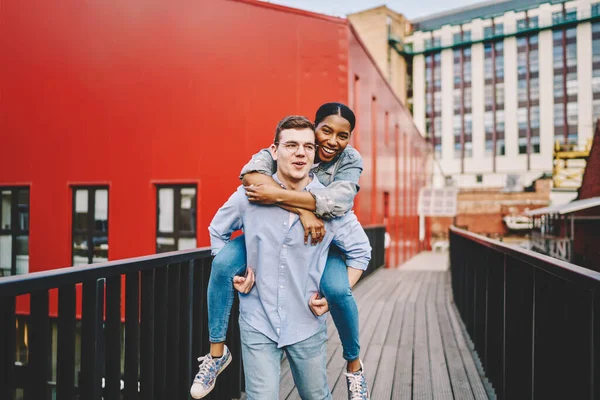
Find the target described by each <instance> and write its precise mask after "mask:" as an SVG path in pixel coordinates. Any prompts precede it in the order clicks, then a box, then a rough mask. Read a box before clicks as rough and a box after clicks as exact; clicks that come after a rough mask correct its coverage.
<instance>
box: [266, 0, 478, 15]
mask: <svg viewBox="0 0 600 400" xmlns="http://www.w3.org/2000/svg"><path fill="white" fill-rule="evenodd" d="M267 2H268V3H276V4H282V5H285V6H289V7H294V8H301V9H303V10H309V11H314V12H318V13H322V14H328V15H334V16H337V17H344V16H346V15H347V14H351V13H354V12H357V11H363V10H366V9H368V8H373V7H377V6H380V5H383V4H386V5H387V6H388V7H389V8H391V9H392V10H394V11H396V12H399V13H400V14H404V16H405V17H407V18H408V19H412V18H418V17H423V16H428V15H431V14H436V13H439V12H443V11H448V10H452V9H455V8H460V7H464V6H468V5H471V4H475V3H481V2H482V0H455V1H452V2H449V1H448V0H417V1H414V0H413V1H409V0H268V1H267Z"/></svg>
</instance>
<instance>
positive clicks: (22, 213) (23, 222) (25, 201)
mask: <svg viewBox="0 0 600 400" xmlns="http://www.w3.org/2000/svg"><path fill="white" fill-rule="evenodd" d="M18 198H19V203H18V206H17V213H18V221H19V229H20V230H21V231H25V232H26V231H28V230H29V190H27V189H23V190H19V194H18Z"/></svg>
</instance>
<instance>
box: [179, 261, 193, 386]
mask: <svg viewBox="0 0 600 400" xmlns="http://www.w3.org/2000/svg"><path fill="white" fill-rule="evenodd" d="M180 273H181V278H180V279H181V292H180V302H181V308H180V310H179V312H180V318H179V319H180V321H181V324H180V330H179V333H180V337H179V389H180V393H181V398H183V397H185V396H187V392H188V390H189V388H190V386H191V384H192V381H191V379H190V377H191V376H192V357H193V354H192V340H193V337H192V318H193V313H192V310H193V303H194V288H193V284H194V260H192V261H189V262H188V263H186V264H184V265H182V267H181V271H180Z"/></svg>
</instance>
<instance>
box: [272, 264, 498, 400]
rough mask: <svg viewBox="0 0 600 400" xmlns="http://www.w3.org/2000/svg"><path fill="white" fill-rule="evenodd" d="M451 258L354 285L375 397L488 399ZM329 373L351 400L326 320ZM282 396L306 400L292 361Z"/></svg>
mask: <svg viewBox="0 0 600 400" xmlns="http://www.w3.org/2000/svg"><path fill="white" fill-rule="evenodd" d="M446 264H447V254H433V253H424V254H421V255H419V256H417V257H415V258H414V259H413V260H411V261H410V262H409V263H407V264H406V265H404V266H403V267H401V268H400V269H392V270H390V269H388V270H383V269H382V270H379V271H377V272H375V273H373V274H372V275H371V276H370V277H369V278H367V279H365V280H364V281H363V282H361V283H360V284H359V285H357V287H356V288H355V291H354V293H355V298H356V301H357V303H358V308H359V315H360V342H361V358H362V360H363V362H364V365H365V372H366V374H367V381H368V383H369V387H370V391H371V399H372V400H382V399H394V400H396V399H407V400H411V399H415V400H417V399H418V400H421V399H459V400H469V399H473V400H480V399H488V398H489V397H488V393H487V392H486V389H485V386H484V380H485V378H484V377H482V376H481V375H480V373H479V372H478V369H477V367H476V365H477V364H476V361H475V360H474V358H473V355H472V352H471V350H470V347H469V345H468V343H469V339H468V338H467V337H465V333H464V331H463V329H462V326H461V322H460V317H459V316H458V314H457V311H456V309H455V308H454V305H453V304H452V303H451V296H452V295H451V291H450V282H449V273H448V271H447V270H446ZM328 330H329V342H328V348H327V360H328V363H327V375H328V378H329V385H330V388H331V389H332V393H333V398H334V399H335V400H346V399H347V391H346V379H345V377H344V375H343V372H344V371H345V367H346V365H345V361H344V359H343V358H342V347H341V345H340V340H339V336H338V334H337V331H336V329H335V326H334V325H333V323H332V321H331V318H330V319H329V320H328ZM279 398H280V399H282V400H283V399H289V400H296V399H300V397H299V396H298V392H297V390H296V389H295V387H294V381H293V379H292V374H291V371H290V368H289V364H288V362H287V360H284V361H283V363H282V374H281V386H280V395H279Z"/></svg>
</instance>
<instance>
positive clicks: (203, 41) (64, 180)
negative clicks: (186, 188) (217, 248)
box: [0, 0, 423, 272]
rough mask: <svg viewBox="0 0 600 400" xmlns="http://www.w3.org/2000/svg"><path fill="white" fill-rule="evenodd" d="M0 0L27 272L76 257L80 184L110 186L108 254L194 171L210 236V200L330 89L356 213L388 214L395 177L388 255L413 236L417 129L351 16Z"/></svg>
mask: <svg viewBox="0 0 600 400" xmlns="http://www.w3.org/2000/svg"><path fill="white" fill-rule="evenodd" d="M2 13H3V16H2V24H0V54H2V55H3V61H2V62H0V88H2V91H1V92H0V96H1V97H0V135H1V140H0V143H2V145H3V147H4V146H6V147H4V149H5V151H3V152H2V153H3V154H2V157H0V186H6V185H15V184H23V185H28V186H30V190H31V192H30V196H31V197H30V205H31V210H30V242H29V243H30V249H29V252H30V253H29V254H30V271H31V272H35V271H41V270H46V269H53V268H59V267H65V266H69V265H70V264H71V207H72V206H71V190H70V186H71V185H76V184H106V185H108V186H109V220H110V224H109V225H110V231H109V257H110V259H112V260H114V259H120V258H126V257H132V256H138V255H143V254H149V253H153V252H154V251H155V226H156V190H155V187H154V185H155V184H156V183H172V182H178V183H197V184H198V192H199V196H198V205H197V207H198V223H197V226H198V232H199V233H198V245H199V246H206V245H208V244H209V240H208V233H207V227H208V224H209V223H210V220H211V219H212V217H213V215H214V213H215V211H216V210H217V209H218V207H219V206H220V205H221V204H222V203H223V202H224V201H225V200H226V199H227V198H228V196H229V195H230V194H231V193H232V191H233V190H234V189H235V187H236V186H237V185H238V184H239V181H238V180H237V175H238V173H239V170H240V168H241V166H242V165H243V164H244V162H245V161H246V160H247V159H248V158H249V156H250V155H251V154H253V153H254V152H256V151H257V150H258V149H259V148H261V147H265V146H267V145H268V144H269V143H270V141H271V140H272V135H273V131H274V128H275V125H276V123H277V121H278V120H279V119H280V118H282V117H283V116H285V115H288V114H304V115H307V116H309V117H311V118H312V117H313V116H314V111H315V110H316V108H317V107H318V106H319V105H320V104H321V103H323V102H327V101H342V102H346V103H348V104H349V105H351V106H354V107H355V108H356V111H357V115H358V124H359V128H358V133H357V135H356V138H355V139H356V140H357V147H359V149H360V151H361V152H362V153H363V155H364V158H365V172H364V174H363V177H362V179H361V186H362V190H361V193H360V194H359V200H358V202H359V204H360V209H359V210H358V211H357V214H358V215H359V216H360V219H361V222H363V224H369V223H382V222H384V221H383V191H388V192H390V199H391V203H390V204H391V205H390V207H391V208H390V210H391V211H392V213H393V215H390V218H389V219H388V221H387V222H388V224H392V226H393V227H394V228H393V232H392V233H393V236H394V238H395V239H396V241H397V239H398V238H399V237H400V236H399V235H404V236H402V237H404V240H408V241H409V242H410V243H409V248H408V250H407V251H406V254H402V252H401V251H400V252H399V253H400V254H401V255H400V256H398V255H396V256H395V258H394V259H393V262H392V265H396V264H398V262H399V261H401V260H403V259H406V258H407V257H409V256H410V255H412V254H414V253H415V252H416V251H417V243H416V240H415V237H416V232H417V231H416V225H415V224H416V223H415V221H416V202H415V201H414V198H415V197H414V196H415V193H417V192H418V185H419V183H417V181H418V180H419V176H418V175H417V174H416V173H414V171H416V170H417V165H418V164H422V163H423V159H418V158H417V157H419V156H418V154H419V152H421V153H420V154H423V142H422V141H421V139H420V136H418V133H417V131H416V128H415V127H414V125H413V124H412V121H411V119H410V116H409V114H408V112H407V111H406V108H405V107H404V106H402V105H401V104H400V102H399V101H398V100H397V99H396V98H395V97H394V96H393V95H392V92H391V90H390V88H389V87H388V85H387V84H386V83H385V80H384V79H383V78H382V75H381V73H380V71H379V70H378V69H377V68H376V67H375V66H374V63H373V62H372V60H371V59H370V57H369V55H368V54H367V53H366V51H365V49H364V47H363V46H362V45H361V43H360V41H359V40H357V38H356V35H355V34H354V32H353V31H352V29H351V28H350V27H349V26H348V24H347V22H346V21H345V20H342V19H337V18H330V17H324V16H320V15H316V14H311V13H306V12H299V11H294V10H291V9H288V8H284V7H279V6H273V5H268V4H264V3H256V2H254V1H251V0H248V1H230V0H213V1H186V2H183V1H178V2H169V1H164V0H163V1H160V0H152V1H149V0H144V1H142V0H127V1H123V0H108V1H88V2H82V1H79V0H77V1H75V0H65V1H63V2H61V6H60V7H57V6H56V4H55V3H54V2H48V1H45V0H31V1H29V2H27V5H25V3H23V2H8V3H4V4H3V8H2ZM355 75H356V76H358V77H359V81H358V82H359V84H358V85H357V86H356V87H358V88H359V91H360V93H359V97H358V99H359V100H355V99H354V97H353V92H354V87H355V85H354V76H355ZM372 96H376V98H377V113H376V116H375V118H374V120H376V122H377V129H376V131H373V130H372V129H371V98H372ZM353 102H356V104H355V103H353ZM386 111H387V112H388V113H389V117H388V118H389V121H390V132H389V141H388V142H385V141H384V135H383V133H382V132H383V130H382V129H383V127H384V122H383V121H384V118H385V112H386ZM396 124H397V125H398V130H397V133H396V131H395V129H394V127H395V126H396ZM373 132H375V135H373ZM419 149H420V150H419ZM396 152H398V153H399V154H400V159H399V162H396V160H395V154H396ZM375 155H376V157H375ZM409 166H410V167H409ZM407 168H408V173H406V172H405V170H406V169H407ZM396 175H397V176H401V177H402V179H401V181H400V185H399V186H398V187H396V185H397V182H398V181H397V180H395V179H394V177H395V176H396ZM375 177H376V178H375ZM375 180H376V182H377V186H376V187H374V181H375ZM421 180H423V179H421ZM409 193H410V195H409ZM405 200H407V205H408V207H410V208H409V209H406V211H402V210H404V209H403V208H400V209H397V205H398V204H400V206H401V207H402V206H403V204H404V203H403V202H404V201H405ZM394 252H395V253H394V254H396V253H398V252H396V251H395V250H394Z"/></svg>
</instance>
